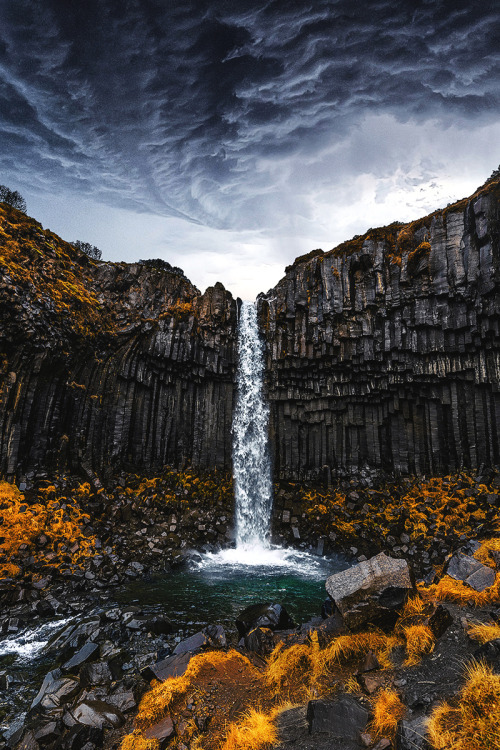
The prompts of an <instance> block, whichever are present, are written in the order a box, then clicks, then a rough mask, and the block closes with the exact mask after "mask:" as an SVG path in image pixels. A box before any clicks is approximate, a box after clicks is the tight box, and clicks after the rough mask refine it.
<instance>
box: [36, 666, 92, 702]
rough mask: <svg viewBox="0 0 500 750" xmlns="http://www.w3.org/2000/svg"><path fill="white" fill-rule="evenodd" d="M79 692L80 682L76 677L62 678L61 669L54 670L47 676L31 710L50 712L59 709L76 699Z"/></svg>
mask: <svg viewBox="0 0 500 750" xmlns="http://www.w3.org/2000/svg"><path fill="white" fill-rule="evenodd" d="M79 690H80V682H79V680H77V679H76V677H69V676H68V677H62V673H61V670H60V669H53V670H52V671H51V672H48V673H47V674H46V675H45V677H44V679H43V682H42V686H41V688H40V690H39V691H38V694H37V695H36V696H35V698H34V699H33V702H32V704H31V709H36V708H41V709H44V710H45V711H50V710H52V709H54V708H59V706H61V705H62V704H63V703H66V702H67V701H69V700H71V699H72V698H74V697H75V696H76V694H77V693H78V691H79Z"/></svg>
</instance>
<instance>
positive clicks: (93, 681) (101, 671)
mask: <svg viewBox="0 0 500 750" xmlns="http://www.w3.org/2000/svg"><path fill="white" fill-rule="evenodd" d="M112 680H113V676H112V674H111V670H110V668H109V664H108V662H107V661H96V662H93V663H92V664H84V665H83V667H82V668H81V670H80V682H81V684H82V685H83V686H84V687H88V686H89V685H109V683H111V682H112Z"/></svg>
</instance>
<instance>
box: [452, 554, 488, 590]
mask: <svg viewBox="0 0 500 750" xmlns="http://www.w3.org/2000/svg"><path fill="white" fill-rule="evenodd" d="M445 573H446V574H447V575H449V576H450V578H454V579H455V580H456V581H463V582H464V583H465V584H467V586H470V587H471V588H473V589H474V591H479V592H481V591H484V590H485V589H487V588H488V587H489V586H492V585H493V584H494V583H495V571H494V570H493V569H492V568H489V567H488V566H487V565H483V564H482V563H481V562H479V560H476V559H475V558H474V557H472V556H471V555H466V554H464V553H463V552H455V554H454V555H452V557H451V558H450V560H449V561H448V564H447V566H446V568H445Z"/></svg>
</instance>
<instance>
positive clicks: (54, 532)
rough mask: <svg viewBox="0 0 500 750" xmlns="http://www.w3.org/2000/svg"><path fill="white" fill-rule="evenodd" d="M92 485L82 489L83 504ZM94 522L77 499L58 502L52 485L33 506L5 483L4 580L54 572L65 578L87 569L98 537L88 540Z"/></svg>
mask: <svg viewBox="0 0 500 750" xmlns="http://www.w3.org/2000/svg"><path fill="white" fill-rule="evenodd" d="M89 490H90V487H89V485H82V486H81V487H80V491H79V493H78V494H79V495H80V499H83V498H85V497H87V496H88V494H89ZM89 522H90V516H89V515H88V514H87V513H84V512H83V511H82V509H81V507H80V505H79V503H78V501H77V500H76V498H75V497H72V498H67V497H62V496H59V497H58V498H57V499H56V489H55V487H54V486H53V485H50V484H49V485H47V486H46V487H44V488H40V489H39V490H38V492H37V494H36V495H35V496H34V497H33V498H31V499H30V500H29V501H28V500H27V499H26V498H25V496H24V495H22V494H21V493H20V492H19V490H18V489H17V487H15V486H13V485H11V484H8V483H7V482H1V481H0V579H1V578H4V577H16V576H18V575H20V574H21V573H22V572H23V567H22V566H21V565H19V564H16V562H14V560H16V559H17V558H18V557H20V558H22V561H23V562H24V563H25V567H24V573H25V574H26V573H27V572H28V569H29V570H32V571H34V572H35V575H37V574H40V573H47V572H50V571H51V570H59V571H60V572H63V571H64V570H65V569H72V568H73V567H74V566H78V567H85V565H86V563H87V561H88V558H91V557H93V556H94V555H95V554H96V549H95V537H94V536H93V535H92V534H91V535H86V534H85V525H86V524H87V523H89Z"/></svg>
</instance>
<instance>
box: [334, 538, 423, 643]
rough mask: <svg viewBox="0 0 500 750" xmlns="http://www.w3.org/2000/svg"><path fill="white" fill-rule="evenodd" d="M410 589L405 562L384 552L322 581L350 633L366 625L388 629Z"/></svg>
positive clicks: (408, 570) (410, 581)
mask: <svg viewBox="0 0 500 750" xmlns="http://www.w3.org/2000/svg"><path fill="white" fill-rule="evenodd" d="M412 588H413V585H412V580H411V574H410V569H409V567H408V563H407V562H406V560H396V559H394V558H392V557H388V556H387V555H386V554H384V552H381V553H380V554H379V555H376V556H375V557H372V558H371V559H370V560H366V561H364V562H361V563H359V564H358V565H354V566H353V567H352V568H348V569H347V570H343V571H341V572H340V573H334V574H333V575H331V576H330V577H329V578H328V579H327V581H326V590H327V592H328V594H329V595H330V596H331V598H332V599H333V600H334V602H335V604H336V605H337V607H338V609H339V610H340V613H341V615H342V617H343V619H344V622H345V624H346V626H347V627H348V628H351V629H357V628H361V627H363V626H364V625H366V624H368V623H370V624H373V625H376V626H379V627H382V628H384V627H387V628H392V627H393V626H394V623H395V622H396V619H397V617H398V614H399V612H400V610H401V608H402V607H403V605H404V603H405V601H406V599H407V597H408V594H409V593H410V591H411V590H412Z"/></svg>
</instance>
